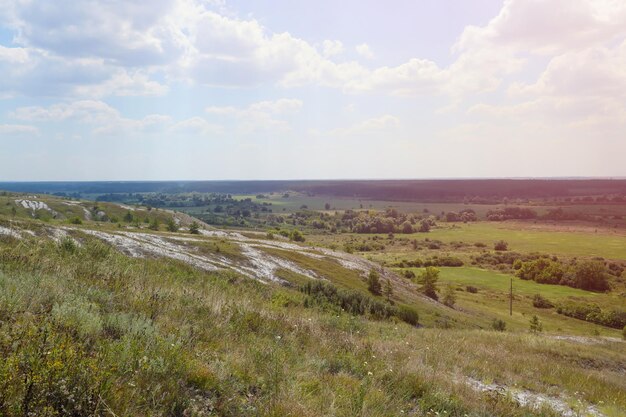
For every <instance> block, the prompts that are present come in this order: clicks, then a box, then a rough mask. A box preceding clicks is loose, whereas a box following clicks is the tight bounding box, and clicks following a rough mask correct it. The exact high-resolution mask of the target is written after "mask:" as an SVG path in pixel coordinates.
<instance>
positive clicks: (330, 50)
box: [322, 40, 344, 57]
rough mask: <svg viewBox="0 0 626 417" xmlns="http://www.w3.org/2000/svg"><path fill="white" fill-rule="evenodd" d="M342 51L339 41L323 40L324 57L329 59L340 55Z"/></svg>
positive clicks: (341, 44)
mask: <svg viewBox="0 0 626 417" xmlns="http://www.w3.org/2000/svg"><path fill="white" fill-rule="evenodd" d="M343 51H344V47H343V43H341V41H331V40H325V41H324V42H323V43H322V53H323V54H324V56H325V57H331V56H335V55H340V54H342V53H343Z"/></svg>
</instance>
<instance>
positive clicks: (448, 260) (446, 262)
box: [437, 256, 463, 267]
mask: <svg viewBox="0 0 626 417" xmlns="http://www.w3.org/2000/svg"><path fill="white" fill-rule="evenodd" d="M437 266H452V267H459V266H463V261H462V260H460V259H459V258H455V257H454V256H444V257H442V258H439V259H438V260H437Z"/></svg>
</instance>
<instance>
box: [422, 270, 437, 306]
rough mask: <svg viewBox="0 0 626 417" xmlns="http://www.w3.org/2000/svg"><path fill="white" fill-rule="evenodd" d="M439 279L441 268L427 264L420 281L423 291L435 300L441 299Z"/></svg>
mask: <svg viewBox="0 0 626 417" xmlns="http://www.w3.org/2000/svg"><path fill="white" fill-rule="evenodd" d="M438 280H439V270H438V269H437V268H433V267H432V266H427V267H426V269H424V271H422V273H421V274H420V281H421V283H422V293H423V294H424V295H425V296H427V297H430V298H432V299H433V300H439V297H438V296H437V281H438Z"/></svg>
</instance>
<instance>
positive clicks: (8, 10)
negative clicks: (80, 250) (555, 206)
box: [0, 0, 626, 180]
mask: <svg viewBox="0 0 626 417" xmlns="http://www.w3.org/2000/svg"><path fill="white" fill-rule="evenodd" d="M625 40H626V3H624V2H623V1H620V0H507V1H495V0H473V1H461V0H438V1H436V0H424V1H409V0H397V1H394V2H380V1H373V0H368V1H363V0H361V1H356V0H346V1H342V2H336V1H329V0H320V1H316V2H305V1H287V0H273V1H270V0H248V1H228V0H224V1H220V0H154V1H152V2H145V1H135V0H125V1H123V0H110V1H107V2H102V1H96V0H80V1H79V0H73V1H69V0H59V1H55V2H23V1H10V0H0V180H141V179H145V180H155V179H302V178H320V179H321V178H432V177H436V178H446V177H532V176H624V175H626V168H625V165H624V164H623V156H624V155H626V135H625V134H624V132H626V41H625Z"/></svg>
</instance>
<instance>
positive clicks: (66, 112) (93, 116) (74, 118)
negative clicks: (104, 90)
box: [10, 100, 171, 135]
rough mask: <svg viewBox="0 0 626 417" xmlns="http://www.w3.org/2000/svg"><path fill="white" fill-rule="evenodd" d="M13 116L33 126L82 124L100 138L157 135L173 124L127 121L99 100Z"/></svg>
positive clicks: (157, 118) (162, 118) (156, 117)
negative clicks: (134, 133) (120, 134)
mask: <svg viewBox="0 0 626 417" xmlns="http://www.w3.org/2000/svg"><path fill="white" fill-rule="evenodd" d="M10 116H11V117H12V118H14V119H17V120H25V121H31V122H47V123H50V122H54V123H61V122H65V121H69V122H78V123H81V124H85V125H89V126H92V128H93V129H92V133H94V134H98V135H111V134H114V133H123V134H129V133H133V132H154V131H155V129H161V128H163V127H166V126H168V125H170V124H171V118H170V117H169V116H166V115H160V114H151V115H147V116H145V117H143V118H141V119H129V118H125V117H123V116H122V115H121V114H120V113H119V111H118V110H117V109H115V108H113V107H111V106H109V105H108V104H106V103H104V102H102V101H96V100H82V101H75V102H69V103H58V104H54V105H51V106H49V107H41V106H31V107H21V108H18V109H16V110H15V111H14V112H12V113H11V114H10Z"/></svg>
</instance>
